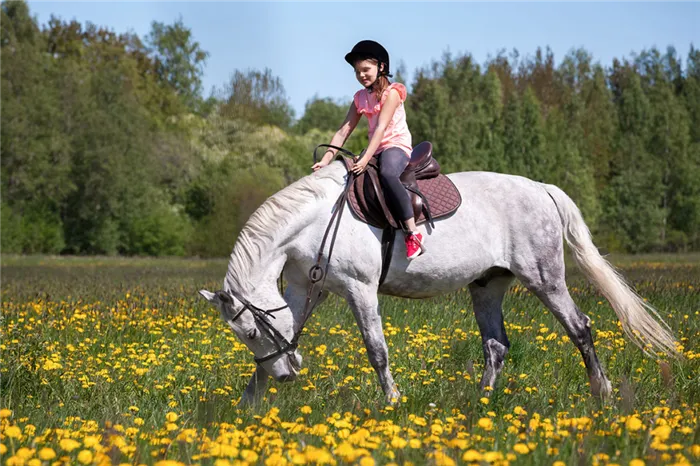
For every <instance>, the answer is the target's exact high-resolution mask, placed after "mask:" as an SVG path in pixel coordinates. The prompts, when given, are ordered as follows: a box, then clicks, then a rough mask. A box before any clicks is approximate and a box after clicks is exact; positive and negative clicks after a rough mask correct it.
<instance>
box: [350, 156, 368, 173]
mask: <svg viewBox="0 0 700 466" xmlns="http://www.w3.org/2000/svg"><path fill="white" fill-rule="evenodd" d="M368 163H369V159H368V158H366V157H362V158H361V159H360V160H358V161H357V162H355V165H353V166H352V172H353V173H354V174H355V175H359V174H360V173H362V172H363V171H365V169H366V168H367V164H368Z"/></svg>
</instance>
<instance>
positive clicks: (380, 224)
mask: <svg viewBox="0 0 700 466" xmlns="http://www.w3.org/2000/svg"><path fill="white" fill-rule="evenodd" d="M370 170H372V169H371V168H369V167H368V169H367V171H365V172H364V173H362V174H361V175H360V176H359V177H357V178H356V179H355V181H354V185H353V187H352V188H351V189H350V191H349V193H348V205H349V206H350V210H351V211H352V212H353V214H354V215H355V217H357V218H358V219H359V220H361V221H363V222H365V223H367V224H369V225H372V226H374V227H377V228H387V227H389V226H392V227H394V228H401V227H400V224H399V223H398V222H396V221H395V220H394V219H393V218H387V216H389V217H391V214H390V213H389V212H388V211H387V208H386V202H385V201H384V194H383V191H382V188H381V187H380V186H379V187H378V190H379V192H378V190H377V189H375V184H379V178H378V176H377V175H376V172H374V173H370ZM417 183H418V189H419V190H420V192H421V193H422V194H423V196H425V198H426V199H427V201H428V202H427V203H425V202H424V203H423V206H424V207H426V204H427V207H429V208H430V214H431V217H432V218H433V220H437V219H439V218H442V217H446V216H448V215H450V214H452V213H453V212H455V211H456V210H457V208H458V207H459V206H460V205H461V204H462V196H461V195H460V194H459V191H458V190H457V187H456V186H455V185H454V183H453V182H452V180H450V179H449V178H448V177H447V176H445V175H443V174H440V175H438V176H436V177H434V178H428V179H423V180H418V181H417ZM408 194H409V195H410V196H411V200H412V202H413V204H415V200H416V198H418V197H419V196H418V195H417V194H415V193H413V192H411V191H409V192H408ZM378 196H381V199H379V198H378ZM382 204H384V206H382ZM415 220H416V225H420V224H422V223H425V222H426V221H427V218H426V215H425V209H422V210H421V211H420V213H419V215H418V216H417V217H415Z"/></svg>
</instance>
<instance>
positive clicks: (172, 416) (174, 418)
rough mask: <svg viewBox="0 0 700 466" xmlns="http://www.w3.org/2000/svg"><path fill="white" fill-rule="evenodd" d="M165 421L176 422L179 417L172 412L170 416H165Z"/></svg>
mask: <svg viewBox="0 0 700 466" xmlns="http://www.w3.org/2000/svg"><path fill="white" fill-rule="evenodd" d="M165 419H166V420H167V421H168V422H176V421H177V419H178V415H177V414H175V413H173V412H172V411H170V412H169V413H168V414H166V415H165Z"/></svg>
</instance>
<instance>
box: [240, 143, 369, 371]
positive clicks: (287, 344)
mask: <svg viewBox="0 0 700 466" xmlns="http://www.w3.org/2000/svg"><path fill="white" fill-rule="evenodd" d="M320 147H329V148H331V149H336V150H337V151H338V152H341V153H342V154H343V155H345V156H348V157H352V158H353V160H357V158H358V156H357V155H356V154H353V153H352V152H350V151H349V150H347V149H343V148H342V147H338V146H333V145H330V144H321V145H319V146H316V148H315V149H314V163H316V160H317V157H316V151H318V149H319V148H320ZM354 177H355V173H354V172H352V171H349V172H348V179H347V183H346V185H345V188H343V192H342V193H341V194H340V196H338V199H337V200H336V201H335V204H333V209H332V211H333V214H332V215H331V219H330V221H329V222H328V226H327V227H326V231H325V233H324V234H323V240H322V241H321V247H320V248H319V250H318V255H317V257H316V263H315V264H314V265H313V266H311V268H310V269H309V287H308V289H307V291H306V302H305V304H304V313H303V314H302V319H301V326H300V327H299V329H298V330H297V331H296V332H294V337H293V338H292V340H291V341H288V340H287V339H286V338H285V337H284V335H282V334H281V333H280V332H279V330H277V329H276V328H275V326H274V325H272V323H271V322H270V320H268V319H274V318H275V316H274V315H273V313H274V312H277V311H281V310H282V309H286V308H288V307H289V305H288V304H285V305H284V306H281V307H278V308H275V309H261V308H259V307H257V306H255V305H253V304H251V302H250V301H248V300H247V299H245V298H244V297H243V296H241V295H240V294H239V293H238V292H237V291H236V290H233V289H231V290H230V293H231V294H233V296H234V297H235V298H236V299H237V300H239V301H240V302H241V303H243V309H241V310H240V311H238V312H237V313H236V315H234V316H233V318H231V320H230V322H231V323H233V322H235V321H236V319H238V318H239V317H240V316H241V314H243V312H245V311H246V310H248V311H250V312H251V314H253V318H254V319H255V322H256V323H258V324H259V325H260V328H262V329H263V331H264V332H265V333H266V334H267V336H268V337H270V339H271V340H272V341H273V342H274V343H275V346H276V347H277V349H276V350H275V351H273V352H272V353H270V354H268V355H267V356H263V357H261V358H254V360H255V362H256V363H257V364H260V363H262V362H265V361H269V360H270V359H272V358H274V357H277V356H279V355H281V354H285V353H286V354H287V356H288V357H289V361H290V363H291V364H292V365H293V366H294V367H296V366H297V363H296V360H295V359H294V358H293V357H292V354H293V352H294V351H295V350H296V349H297V347H298V346H299V337H300V336H301V333H302V331H303V330H304V327H305V326H306V322H307V321H308V320H309V318H310V317H311V314H312V313H313V310H314V308H315V307H316V305H317V304H318V301H319V299H320V298H321V294H322V293H323V286H324V285H325V283H326V277H327V276H328V266H329V265H330V263H331V256H332V254H333V246H334V245H335V239H336V236H337V235H338V228H339V227H340V219H341V218H342V216H343V211H344V210H345V209H344V207H345V203H346V202H347V199H348V192H349V191H350V188H351V187H352V182H353V179H354ZM334 221H335V229H334V230H333V235H332V237H331V243H330V248H329V250H328V259H327V260H326V264H325V267H321V262H322V259H323V250H324V248H325V246H326V241H327V240H328V234H329V233H330V231H331V227H332V226H333V222H334ZM283 272H284V269H283ZM280 278H281V277H280ZM318 282H321V287H320V290H318V293H317V294H316V299H315V301H314V302H313V305H312V304H311V301H312V299H313V291H314V287H315V286H316V284H317V283H318ZM280 294H283V293H282V291H281V282H280Z"/></svg>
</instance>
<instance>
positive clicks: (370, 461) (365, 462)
mask: <svg viewBox="0 0 700 466" xmlns="http://www.w3.org/2000/svg"><path fill="white" fill-rule="evenodd" d="M360 466H374V458H372V457H371V456H363V457H362V459H360Z"/></svg>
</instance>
